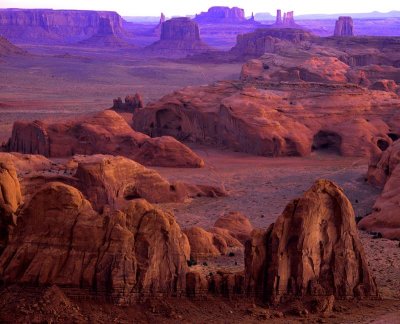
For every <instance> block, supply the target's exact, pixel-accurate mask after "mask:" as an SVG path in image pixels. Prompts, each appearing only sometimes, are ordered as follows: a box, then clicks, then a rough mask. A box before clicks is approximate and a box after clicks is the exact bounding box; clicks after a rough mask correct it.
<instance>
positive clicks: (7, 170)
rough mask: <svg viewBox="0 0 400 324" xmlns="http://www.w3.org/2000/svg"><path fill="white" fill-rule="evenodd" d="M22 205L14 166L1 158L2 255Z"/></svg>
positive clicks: (0, 232) (0, 239) (0, 222)
mask: <svg viewBox="0 0 400 324" xmlns="http://www.w3.org/2000/svg"><path fill="white" fill-rule="evenodd" d="M21 204H22V195H21V188H20V185H19V181H18V178H17V173H16V171H15V168H14V165H13V164H12V162H10V161H6V160H5V159H2V158H0V255H1V254H2V252H3V250H4V248H5V247H6V246H7V243H8V240H9V237H10V232H11V231H12V229H13V228H14V226H15V225H16V213H17V210H18V208H19V207H20V206H21Z"/></svg>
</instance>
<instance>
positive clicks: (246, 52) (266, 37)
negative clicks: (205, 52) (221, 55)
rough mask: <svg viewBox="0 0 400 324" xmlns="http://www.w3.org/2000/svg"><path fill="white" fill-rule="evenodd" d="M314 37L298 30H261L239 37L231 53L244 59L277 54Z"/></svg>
mask: <svg viewBox="0 0 400 324" xmlns="http://www.w3.org/2000/svg"><path fill="white" fill-rule="evenodd" d="M314 37H315V36H314V35H312V34H311V33H310V32H307V31H305V30H302V29H298V28H297V29H296V28H289V29H287V28H259V29H257V30H256V31H254V32H251V33H246V34H241V35H238V36H237V40H236V45H235V46H234V47H233V48H232V49H231V51H230V53H231V54H234V55H236V57H240V58H244V59H246V58H250V57H259V56H261V55H263V54H264V53H275V52H276V51H278V50H279V48H280V47H281V46H285V47H288V46H292V45H291V44H299V43H301V42H307V41H311V40H312V39H313V38H314ZM281 44H283V45H281Z"/></svg>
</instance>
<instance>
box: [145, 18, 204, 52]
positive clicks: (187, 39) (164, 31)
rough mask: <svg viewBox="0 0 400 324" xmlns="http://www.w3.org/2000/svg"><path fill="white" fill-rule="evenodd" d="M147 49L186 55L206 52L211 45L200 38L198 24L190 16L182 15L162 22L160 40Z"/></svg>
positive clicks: (148, 50)
mask: <svg viewBox="0 0 400 324" xmlns="http://www.w3.org/2000/svg"><path fill="white" fill-rule="evenodd" d="M145 50H146V51H147V52H151V53H155V54H165V55H168V56H186V55H188V54H193V53H199V52H205V51H207V50H209V47H208V45H207V44H205V43H204V42H202V41H201V39H200V32H199V26H198V24H197V23H196V22H195V21H193V20H191V19H190V18H186V17H180V18H173V19H170V20H167V21H165V22H164V23H162V25H161V37H160V40H159V41H157V42H155V43H153V44H151V45H150V46H147V47H146V49H145Z"/></svg>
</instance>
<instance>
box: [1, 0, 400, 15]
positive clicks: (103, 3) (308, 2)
mask: <svg viewBox="0 0 400 324" xmlns="http://www.w3.org/2000/svg"><path fill="white" fill-rule="evenodd" d="M216 5H218V6H229V7H233V6H237V7H240V8H244V9H245V11H246V15H250V14H251V12H252V11H254V12H255V13H256V12H270V13H275V11H276V9H277V8H281V9H282V10H286V11H287V10H294V11H295V13H296V14H305V13H354V12H371V11H381V12H387V11H391V10H400V0H378V1H377V0H366V1H362V0H326V1H324V0H319V1H317V0H302V1H300V0H280V1H271V0H264V1H260V0H231V1H228V0H226V1H221V0H198V1H190V0H144V1H137V0H0V8H53V9H93V10H112V11H117V12H118V13H119V14H121V15H124V16H127V15H129V16H158V15H159V14H160V12H164V13H165V14H166V15H167V16H172V15H189V14H195V13H199V12H201V11H206V10H207V9H208V8H209V7H211V6H216Z"/></svg>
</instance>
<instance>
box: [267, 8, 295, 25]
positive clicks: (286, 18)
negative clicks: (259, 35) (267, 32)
mask: <svg viewBox="0 0 400 324" xmlns="http://www.w3.org/2000/svg"><path fill="white" fill-rule="evenodd" d="M272 26H273V27H279V28H288V27H299V26H298V25H296V23H295V21H294V12H293V11H288V12H284V13H283V17H282V10H280V9H278V10H277V11H276V19H275V24H273V25H272Z"/></svg>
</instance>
